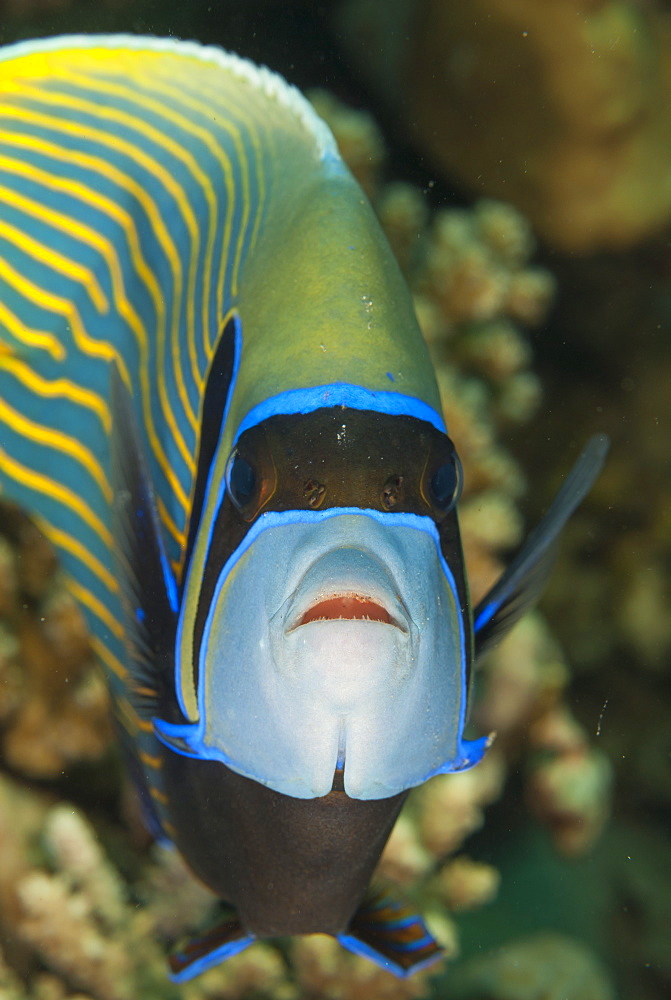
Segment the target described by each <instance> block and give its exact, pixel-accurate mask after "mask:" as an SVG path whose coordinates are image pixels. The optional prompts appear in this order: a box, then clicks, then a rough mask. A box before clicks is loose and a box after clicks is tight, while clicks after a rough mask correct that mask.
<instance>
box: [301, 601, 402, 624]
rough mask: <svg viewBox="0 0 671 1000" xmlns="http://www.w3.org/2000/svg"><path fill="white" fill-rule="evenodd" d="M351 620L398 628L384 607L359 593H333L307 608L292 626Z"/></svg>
mask: <svg viewBox="0 0 671 1000" xmlns="http://www.w3.org/2000/svg"><path fill="white" fill-rule="evenodd" d="M353 620H358V621H368V622H383V623H384V624H385V625H395V626H396V627H397V628H400V625H399V623H398V622H397V621H396V620H395V619H394V618H392V616H391V615H390V614H389V612H388V611H387V609H386V608H383V607H382V605H381V604H378V602H377V601H374V600H372V598H370V597H362V596H361V595H360V594H334V595H333V596H332V597H327V598H324V599H323V600H321V601H318V602H317V604H313V605H312V607H311V608H308V610H307V611H306V612H305V614H304V615H302V616H301V618H300V619H299V620H298V622H297V623H296V624H295V626H294V628H300V626H301V625H307V624H309V622H326V621H353Z"/></svg>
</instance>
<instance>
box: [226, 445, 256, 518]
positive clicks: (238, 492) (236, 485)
mask: <svg viewBox="0 0 671 1000" xmlns="http://www.w3.org/2000/svg"><path fill="white" fill-rule="evenodd" d="M255 487H256V474H255V472H254V469H253V468H252V466H251V465H250V464H249V462H248V461H247V459H245V458H243V457H242V455H241V454H240V452H239V451H238V449H237V448H234V449H233V451H232V452H231V456H230V458H229V460H228V464H227V466H226V491H227V493H228V495H229V496H230V498H231V500H232V502H233V504H234V505H235V507H237V509H238V510H242V508H243V507H245V506H246V505H247V504H248V503H249V501H250V500H251V499H252V497H253V496H254V490H255Z"/></svg>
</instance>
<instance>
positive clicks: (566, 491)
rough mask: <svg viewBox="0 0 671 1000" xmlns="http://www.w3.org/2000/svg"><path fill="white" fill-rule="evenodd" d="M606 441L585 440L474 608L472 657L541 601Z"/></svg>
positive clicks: (599, 466) (604, 452)
mask: <svg viewBox="0 0 671 1000" xmlns="http://www.w3.org/2000/svg"><path fill="white" fill-rule="evenodd" d="M609 443H610V442H609V440H608V438H607V437H606V435H605V434H597V435H595V436H594V437H592V438H590V439H589V441H588V442H587V445H586V446H585V448H584V450H583V452H582V454H581V455H580V457H579V458H578V460H577V462H576V463H575V465H574V466H573V468H572V469H571V471H570V472H569V474H568V476H567V477H566V479H565V481H564V484H563V486H562V488H561V489H560V491H559V493H558V494H557V496H556V497H555V499H554V500H553V502H552V504H551V505H550V509H549V510H548V512H547V513H546V515H545V517H544V518H543V519H542V521H541V522H540V523H539V524H538V525H537V526H536V527H535V528H534V530H533V531H532V532H531V534H530V535H529V537H528V538H527V540H526V542H525V543H524V545H523V546H522V548H521V549H520V551H519V552H518V553H517V555H516V556H515V558H514V559H513V561H512V562H511V564H510V565H509V566H508V568H507V570H506V571H505V573H504V574H503V576H502V577H501V579H500V580H499V581H498V583H496V584H494V586H493V587H492V589H491V590H490V591H489V593H488V594H487V595H486V597H484V598H483V599H482V600H481V601H480V603H479V604H478V606H477V607H476V609H475V613H474V626H473V627H474V632H475V655H476V657H477V656H480V654H481V653H483V652H484V650H485V649H488V648H489V646H491V645H492V644H493V643H494V642H495V641H496V640H497V639H500V638H501V637H502V636H503V635H504V634H505V633H506V632H508V631H509V630H510V629H511V628H512V627H513V625H514V624H515V623H516V622H517V621H518V620H519V619H520V618H521V617H522V615H523V614H524V612H525V611H527V610H528V609H529V608H530V607H531V606H532V605H533V604H535V602H536V601H537V600H538V598H539V597H540V594H541V592H542V590H543V588H544V586H545V584H546V582H547V579H548V577H549V575H550V571H551V570H552V566H553V563H554V556H555V545H556V542H557V539H558V537H559V534H560V532H561V530H562V528H563V527H564V525H565V524H566V522H567V521H568V519H569V517H570V516H571V514H572V513H573V511H574V510H575V509H576V507H577V506H578V505H579V504H580V503H581V502H582V500H583V499H584V498H585V496H586V495H587V494H588V493H589V491H590V489H591V488H592V486H593V484H594V481H595V479H596V478H597V476H598V475H599V473H600V472H601V469H602V468H603V463H604V461H605V459H606V455H607V453H608V447H609Z"/></svg>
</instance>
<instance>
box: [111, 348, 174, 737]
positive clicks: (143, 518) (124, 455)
mask: <svg viewBox="0 0 671 1000" xmlns="http://www.w3.org/2000/svg"><path fill="white" fill-rule="evenodd" d="M110 403H111V411H112V438H111V456H110V457H111V480H112V489H113V490H114V503H113V510H112V532H113V535H114V538H115V540H116V543H117V547H116V552H115V556H116V561H117V569H118V579H119V585H120V588H121V600H122V605H123V611H124V628H125V633H126V646H127V649H128V657H129V662H128V668H129V675H130V684H129V691H128V694H129V697H130V699H131V701H132V703H133V706H134V708H135V709H136V711H137V712H138V714H139V715H140V716H141V717H142V718H144V719H151V718H152V717H153V716H154V715H156V714H157V713H158V712H159V711H160V706H161V705H162V703H163V702H164V701H165V699H166V696H169V694H170V691H171V690H172V685H173V683H174V656H175V635H176V630H177V587H176V583H175V579H174V576H173V574H172V570H171V569H170V565H169V563H168V559H167V556H166V551H165V546H164V543H163V539H162V536H161V527H160V523H159V519H158V514H157V511H156V503H155V500H154V492H153V489H152V486H151V479H150V475H149V470H148V467H147V463H146V460H145V457H144V454H143V452H142V447H141V443H140V437H139V432H138V429H137V426H136V422H135V417H134V414H133V408H132V403H131V399H130V395H129V393H128V390H127V389H126V386H125V385H124V384H123V382H122V381H121V377H120V375H119V372H118V370H117V368H116V366H114V367H113V369H112V373H111V377H110Z"/></svg>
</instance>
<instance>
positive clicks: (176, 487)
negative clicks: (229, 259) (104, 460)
mask: <svg viewBox="0 0 671 1000" xmlns="http://www.w3.org/2000/svg"><path fill="white" fill-rule="evenodd" d="M2 110H3V113H5V114H6V113H10V114H11V115H13V116H14V117H20V118H22V119H23V115H22V114H21V110H20V109H14V108H11V107H8V108H3V109H2ZM33 118H36V119H40V121H41V123H42V124H45V125H46V126H47V127H51V128H57V127H58V126H59V125H62V124H63V123H62V122H60V121H59V119H57V118H50V117H49V116H47V115H41V116H38V115H33ZM2 135H3V141H10V142H11V143H12V144H13V145H15V146H20V147H24V148H28V149H33V150H35V151H36V152H39V153H42V154H44V155H46V156H50V157H52V158H53V159H55V160H57V161H58V162H62V163H65V164H66V165H76V166H79V167H81V168H82V169H84V170H90V171H92V172H94V173H99V174H101V175H102V176H104V177H105V178H107V179H108V180H110V181H111V182H112V183H113V184H115V185H117V186H118V187H120V188H121V189H122V190H123V191H125V192H126V193H127V194H130V195H131V196H132V197H134V198H136V199H137V201H138V202H139V203H140V204H141V205H142V207H143V209H144V210H145V212H146V213H147V216H148V217H149V219H150V222H151V224H152V228H153V229H154V232H155V234H156V238H157V240H158V242H159V243H160V245H161V248H162V250H163V251H164V253H165V254H166V257H167V258H168V261H169V263H170V268H171V271H172V274H173V288H174V293H173V317H174V321H173V325H174V324H178V323H179V313H180V308H179V296H180V290H181V287H182V277H181V274H182V272H181V262H180V259H179V255H178V253H177V250H176V248H175V245H174V243H173V241H172V239H171V237H170V235H169V233H168V230H167V228H166V226H165V223H164V222H163V219H162V217H161V215H160V213H159V212H158V209H157V207H156V205H155V203H154V202H153V200H152V199H151V198H150V197H149V196H148V195H147V192H146V191H145V190H144V188H143V187H141V186H140V185H139V184H138V183H137V182H135V181H134V180H133V178H132V177H129V176H128V175H127V174H125V173H123V171H121V170H119V169H118V168H116V167H114V166H113V165H112V164H110V163H108V162H106V161H105V160H103V159H101V158H99V157H97V156H92V155H90V154H87V153H80V152H77V151H75V150H69V149H63V148H61V147H60V146H57V145H55V144H53V143H51V142H46V141H44V140H41V139H35V138H33V137H31V136H22V135H21V134H20V133H16V134H15V133H7V132H6V131H4V130H3V134H2ZM160 347H161V344H160V342H159V348H160ZM157 382H158V384H159V388H160V387H161V379H157ZM165 416H166V420H167V422H168V425H169V426H170V428H171V431H172V433H173V436H174V437H175V440H176V442H177V441H178V438H179V437H181V435H180V434H179V431H178V430H177V427H176V425H175V423H174V416H173V414H172V408H171V407H170V406H168V412H167V413H166V414H165ZM148 435H149V437H150V441H151V445H152V450H153V451H154V455H155V457H156V461H157V462H158V464H159V466H160V467H161V469H162V470H163V472H164V474H165V476H166V478H167V479H168V482H170V485H171V487H172V489H173V492H174V493H175V495H176V496H177V498H178V500H179V502H180V504H181V505H182V507H183V508H184V509H186V494H185V492H184V489H183V487H182V485H181V483H179V481H178V480H177V478H176V476H175V474H174V472H173V470H172V467H171V465H170V463H169V462H168V461H167V458H166V457H165V455H164V453H163V451H162V449H161V447H160V444H159V443H158V440H157V438H156V437H155V433H154V432H153V424H150V425H149V426H148ZM152 437H153V440H152ZM178 447H179V444H178ZM187 453H188V450H187ZM188 465H189V468H190V469H191V470H192V469H193V466H194V458H193V456H192V455H190V459H189V463H188Z"/></svg>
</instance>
